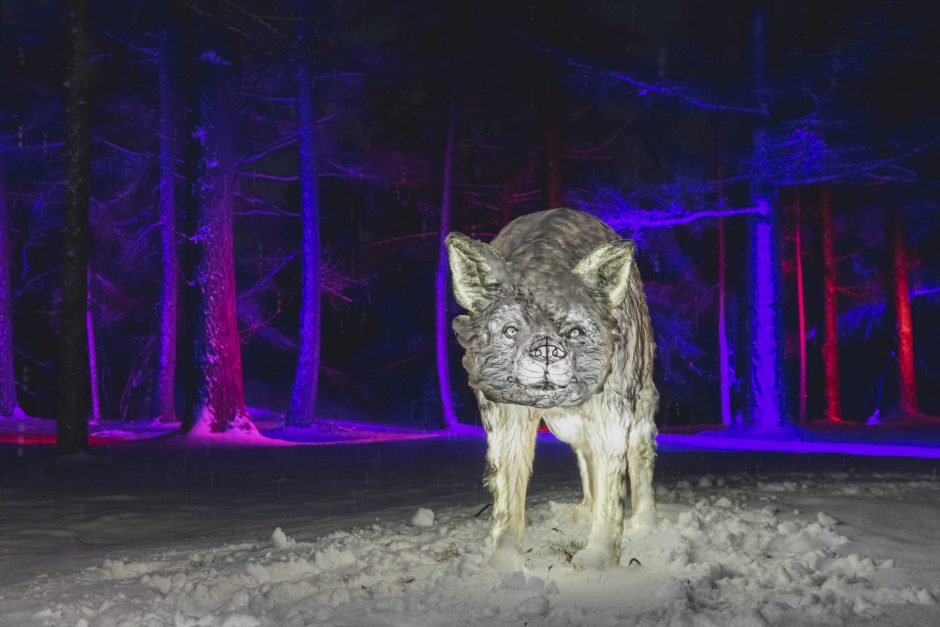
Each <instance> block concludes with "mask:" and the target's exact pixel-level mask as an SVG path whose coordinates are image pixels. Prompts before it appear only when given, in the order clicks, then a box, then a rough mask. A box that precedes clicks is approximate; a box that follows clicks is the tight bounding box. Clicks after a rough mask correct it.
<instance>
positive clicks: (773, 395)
mask: <svg viewBox="0 0 940 627" xmlns="http://www.w3.org/2000/svg"><path fill="white" fill-rule="evenodd" d="M752 27H753V32H752V35H753V39H752V54H751V63H752V64H753V65H752V71H753V88H754V90H755V92H756V93H757V94H758V95H759V97H760V98H761V99H762V101H763V104H764V105H765V107H764V108H765V109H766V108H768V107H767V106H766V105H767V102H766V99H767V49H766V45H767V41H766V40H767V33H766V29H767V8H766V3H765V2H759V3H758V5H757V7H756V8H755V11H754V16H753V23H752ZM769 143H770V138H769V136H768V131H767V130H766V128H765V126H764V122H763V120H757V121H756V122H755V128H754V153H753V163H754V173H753V174H752V177H753V178H752V182H751V202H752V203H753V205H754V207H755V208H756V209H757V213H756V214H754V215H753V216H752V217H751V218H750V220H749V229H748V240H749V245H750V248H749V253H750V254H749V260H750V264H751V267H750V268H749V271H748V280H749V282H750V286H749V287H750V290H749V291H750V295H751V302H750V313H751V333H750V336H751V346H750V357H751V364H750V366H751V367H750V376H749V377H748V380H749V383H750V390H749V394H748V397H749V399H748V400H749V402H748V410H747V418H748V421H749V422H750V423H752V424H754V425H755V426H760V427H762V428H768V429H775V428H777V427H779V426H780V425H781V424H782V423H783V422H784V416H785V412H784V391H783V390H784V388H783V386H784V380H783V364H782V360H783V342H782V337H783V319H782V318H783V312H782V307H781V301H780V283H781V281H780V272H781V269H780V242H781V232H780V219H779V215H778V211H777V208H776V207H775V200H776V193H775V192H774V190H773V189H772V188H771V187H770V185H769V184H768V183H767V182H766V180H765V179H764V177H765V176H766V172H767V170H768V145H769Z"/></svg>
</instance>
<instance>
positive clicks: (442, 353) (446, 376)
mask: <svg viewBox="0 0 940 627" xmlns="http://www.w3.org/2000/svg"><path fill="white" fill-rule="evenodd" d="M456 123H457V76H456V72H454V73H453V74H452V75H451V80H450V103H449V105H448V108H447V143H446V146H445V149H444V185H443V191H442V193H441V194H442V195H441V226H440V232H439V236H438V242H437V273H436V274H435V277H434V345H435V347H436V349H437V350H436V356H437V386H438V393H439V395H440V398H441V410H442V411H443V414H444V427H445V428H448V429H453V428H454V427H456V426H457V424H458V420H457V413H456V411H454V395H453V390H452V389H451V386H450V364H449V361H448V350H447V344H448V340H449V338H450V337H451V333H450V328H449V325H448V324H447V303H448V294H449V290H448V289H447V271H448V267H449V264H448V261H447V246H446V245H445V243H444V240H445V239H446V238H447V234H448V233H449V232H450V218H451V201H452V200H453V194H454V192H453V187H454V136H455V126H456Z"/></svg>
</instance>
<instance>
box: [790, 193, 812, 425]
mask: <svg viewBox="0 0 940 627" xmlns="http://www.w3.org/2000/svg"><path fill="white" fill-rule="evenodd" d="M794 222H795V224H794V227H793V232H794V234H795V237H794V239H795V240H796V241H795V242H794V244H795V246H794V247H795V249H796V251H795V253H794V259H795V260H796V312H797V336H798V339H799V343H800V392H799V402H800V414H799V418H798V419H797V422H799V423H803V422H806V398H807V396H808V393H807V387H806V384H807V381H806V298H805V294H804V291H803V287H804V285H803V222H802V216H801V212H800V190H799V189H797V190H796V216H795V219H794Z"/></svg>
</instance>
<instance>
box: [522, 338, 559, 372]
mask: <svg viewBox="0 0 940 627" xmlns="http://www.w3.org/2000/svg"><path fill="white" fill-rule="evenodd" d="M567 355H568V353H567V352H566V351H565V349H564V348H563V347H562V345H561V344H559V343H558V342H553V341H552V340H550V339H549V338H547V337H546V338H541V339H538V340H536V341H535V343H534V344H533V345H532V347H531V348H529V357H531V358H532V359H537V360H539V361H544V362H545V365H546V366H547V365H548V364H551V363H554V362H556V361H558V360H559V359H564V358H565V357H566V356H567Z"/></svg>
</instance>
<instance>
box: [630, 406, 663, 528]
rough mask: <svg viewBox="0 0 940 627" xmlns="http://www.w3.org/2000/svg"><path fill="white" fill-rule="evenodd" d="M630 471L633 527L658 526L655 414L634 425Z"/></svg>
mask: <svg viewBox="0 0 940 627" xmlns="http://www.w3.org/2000/svg"><path fill="white" fill-rule="evenodd" d="M627 460H628V463H629V469H630V470H629V472H630V501H631V504H632V506H633V514H632V516H631V518H630V527H631V528H633V529H641V528H649V527H653V526H655V525H656V498H655V495H654V492H653V466H654V464H655V463H656V423H655V422H653V419H652V417H650V418H649V419H644V420H641V421H640V422H638V423H637V424H634V425H633V426H632V428H631V429H630V436H629V441H628V446H627Z"/></svg>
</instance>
